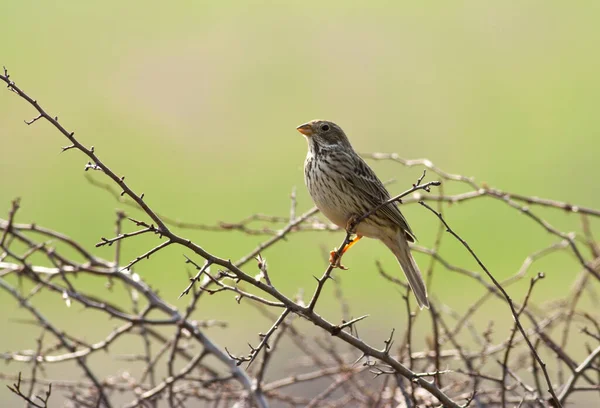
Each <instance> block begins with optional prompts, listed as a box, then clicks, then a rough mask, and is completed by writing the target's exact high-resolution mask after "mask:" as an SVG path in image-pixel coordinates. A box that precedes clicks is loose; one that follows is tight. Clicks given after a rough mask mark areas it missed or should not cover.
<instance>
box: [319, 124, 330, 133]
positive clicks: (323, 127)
mask: <svg viewBox="0 0 600 408" xmlns="http://www.w3.org/2000/svg"><path fill="white" fill-rule="evenodd" d="M321 130H322V131H323V132H327V131H328V130H329V125H321Z"/></svg>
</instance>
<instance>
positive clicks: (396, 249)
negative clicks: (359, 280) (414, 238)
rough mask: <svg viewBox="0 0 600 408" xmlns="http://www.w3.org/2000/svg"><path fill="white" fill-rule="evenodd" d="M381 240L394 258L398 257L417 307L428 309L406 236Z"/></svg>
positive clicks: (417, 268)
mask: <svg viewBox="0 0 600 408" xmlns="http://www.w3.org/2000/svg"><path fill="white" fill-rule="evenodd" d="M383 242H384V243H385V244H386V245H387V246H388V248H390V249H391V250H392V252H393V253H394V255H396V259H398V262H399V263H400V266H401V267H402V270H403V271H404V275H406V279H407V280H408V284H409V285H410V288H411V289H412V291H413V293H414V294H415V297H416V298H417V303H418V304H419V308H421V309H423V308H424V307H425V308H427V309H429V299H428V298H427V287H425V282H424V281H423V277H422V276H421V272H420V271H419V267H418V266H417V263H416V262H415V260H414V258H413V257H412V255H411V253H410V247H409V246H408V241H407V240H406V238H404V236H403V235H401V234H398V237H397V238H390V239H384V240H383Z"/></svg>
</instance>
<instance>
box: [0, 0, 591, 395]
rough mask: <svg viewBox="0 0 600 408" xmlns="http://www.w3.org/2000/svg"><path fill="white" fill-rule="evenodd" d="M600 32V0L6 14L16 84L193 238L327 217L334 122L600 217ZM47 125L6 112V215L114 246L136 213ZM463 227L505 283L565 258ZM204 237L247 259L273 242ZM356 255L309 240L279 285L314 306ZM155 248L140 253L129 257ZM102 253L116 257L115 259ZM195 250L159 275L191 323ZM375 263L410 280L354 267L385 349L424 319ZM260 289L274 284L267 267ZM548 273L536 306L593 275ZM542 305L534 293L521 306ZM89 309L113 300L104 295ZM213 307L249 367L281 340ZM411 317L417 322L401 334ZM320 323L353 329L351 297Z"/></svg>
mask: <svg viewBox="0 0 600 408" xmlns="http://www.w3.org/2000/svg"><path fill="white" fill-rule="evenodd" d="M598 21H600V5H599V4H598V3H597V2H577V3H573V2H560V1H524V2H522V1H519V2H517V1H510V2H499V1H495V2H481V1H475V0H473V1H460V2H444V4H441V3H439V2H418V3H417V2H397V1H389V2H381V1H374V2H364V3H360V2H346V1H332V2H327V3H326V4H324V3H323V2H320V1H319V2H316V1H306V0H304V1H286V2H270V1H257V2H237V1H236V2H232V1H220V2H197V1H181V2H172V3H170V4H168V5H167V4H166V3H164V2H160V3H159V2H141V1H128V2H121V1H103V2H101V3H93V2H78V1H60V2H44V3H42V2H33V1H20V2H17V1H11V2H5V4H3V7H2V13H1V15H0V38H2V46H1V48H0V64H3V65H5V66H6V67H7V68H8V70H9V73H10V74H11V75H12V79H13V80H15V81H16V83H17V85H19V86H20V87H22V89H24V90H25V91H26V92H28V93H29V94H30V95H31V96H32V97H34V98H36V99H37V100H38V101H39V102H40V103H41V104H42V106H44V107H45V108H46V109H47V110H48V111H49V112H50V113H51V114H53V115H58V116H59V119H60V120H61V123H63V124H64V125H65V126H66V127H67V128H68V129H69V130H73V131H75V132H76V135H77V136H78V138H79V140H80V141H81V142H83V143H85V144H86V145H88V146H90V145H93V146H95V148H96V152H97V153H98V154H99V156H100V157H101V158H102V159H103V160H104V161H105V163H107V164H108V165H109V166H112V168H113V169H114V170H116V171H117V172H118V173H119V174H122V175H125V176H126V178H127V181H128V182H129V183H130V185H131V186H132V187H133V188H134V189H135V190H136V191H138V192H144V193H145V194H146V199H147V202H148V203H149V204H150V205H151V206H152V207H153V208H155V209H156V210H157V211H159V212H161V213H163V214H166V215H169V216H171V217H174V218H177V219H180V220H185V221H190V222H202V223H215V222H218V221H231V222H233V221H237V220H240V219H241V218H243V217H245V216H247V215H249V214H253V213H258V212H260V213H266V214H273V215H283V216H285V215H287V214H288V212H289V194H290V191H291V190H292V188H293V187H294V186H296V187H297V191H298V211H299V212H302V211H304V210H306V209H308V208H310V207H311V205H312V203H311V201H310V198H309V197H308V195H307V193H306V191H305V188H304V184H303V176H302V165H303V160H304V156H305V153H306V142H305V141H304V140H303V138H302V136H301V135H300V134H298V133H297V132H296V130H295V127H296V126H297V125H298V124H300V123H303V122H306V121H308V120H310V119H314V118H327V119H330V120H333V121H335V122H337V123H338V124H340V125H341V126H342V127H343V128H344V129H345V130H346V132H347V134H348V135H349V137H350V138H351V140H352V142H353V144H354V146H355V148H356V150H358V151H361V152H372V151H381V152H396V153H398V154H400V155H401V156H402V157H405V158H419V157H427V158H429V159H430V160H432V161H433V162H434V163H435V164H437V165H438V166H440V167H441V168H443V169H445V170H447V171H450V172H454V173H460V174H464V175H468V176H475V177H476V178H477V180H479V181H486V182H487V183H488V184H490V185H492V186H494V187H498V188H501V189H504V190H508V191H512V192H518V193H523V194H527V195H536V196H543V197H548V198H554V199H557V200H564V201H570V202H573V203H577V204H580V205H586V206H592V207H593V206H597V207H598V199H599V198H600V189H599V188H598V183H597V166H598V165H597V163H598V149H599V148H600V142H599V141H598V140H599V139H598V136H599V131H600V115H598V114H597V113H596V110H597V106H598V101H599V99H600V76H599V75H598V72H600V53H598V38H600V25H598ZM33 116H35V115H34V111H33V110H32V108H31V107H30V106H28V105H27V104H26V103H25V102H24V101H22V100H20V99H19V98H17V97H16V96H15V95H13V94H11V93H10V92H8V91H6V90H4V91H2V92H1V93H0V150H1V152H2V154H1V157H2V159H1V160H0V175H1V179H0V180H1V184H0V187H1V189H0V206H2V208H4V209H5V210H4V212H5V214H6V213H7V212H8V209H9V206H10V201H11V199H13V198H14V197H16V196H20V197H22V199H23V201H22V210H21V211H20V212H19V214H18V217H17V221H19V222H31V221H35V222H37V223H38V224H40V225H44V226H46V227H49V228H54V229H57V230H59V231H62V232H64V233H66V234H68V235H70V236H72V237H73V238H75V239H76V240H78V241H80V242H82V243H83V244H84V245H86V246H88V247H89V248H93V245H94V244H95V243H96V242H97V241H98V240H99V238H100V237H101V236H110V235H111V234H112V233H113V223H114V218H115V217H114V214H115V209H116V208H125V207H123V206H122V205H121V204H119V203H118V202H116V201H115V200H114V199H113V198H112V197H111V196H109V195H108V194H107V193H106V192H104V191H102V190H100V189H97V188H95V187H93V186H91V185H90V184H89V183H88V182H87V181H86V180H85V178H84V172H83V167H84V165H85V163H86V162H87V160H86V159H85V158H84V157H83V156H82V155H81V154H80V153H78V152H75V151H69V152H66V153H63V154H60V147H61V146H64V145H66V144H67V141H66V139H65V138H64V137H62V136H61V135H60V134H59V133H58V132H57V131H56V130H55V129H53V128H51V127H50V126H49V124H47V123H43V122H42V121H40V122H37V123H36V124H34V125H32V126H26V125H25V124H24V123H23V119H30V118H32V117H33ZM373 167H374V168H375V170H376V171H377V172H378V174H379V175H380V177H381V178H382V179H390V178H395V179H396V180H397V183H396V184H394V185H392V186H391V187H390V190H391V191H392V193H397V192H400V191H403V190H405V189H406V188H407V187H409V186H410V184H411V183H413V182H414V180H415V179H416V178H417V177H418V175H419V174H420V173H421V169H419V168H413V169H405V168H403V167H402V166H400V165H397V164H393V163H383V162H377V163H373ZM92 176H94V177H95V178H96V179H97V180H102V181H105V180H104V178H103V177H102V175H101V174H99V173H96V174H92ZM429 176H430V177H431V178H433V174H430V175H429ZM447 191H450V192H456V191H460V188H458V187H456V186H455V187H452V186H450V185H449V186H447ZM125 209H127V208H125ZM128 211H129V212H130V213H131V214H132V215H134V216H141V215H140V214H139V213H136V212H135V211H131V210H128ZM403 211H404V212H405V214H406V215H407V217H408V219H409V220H410V222H411V224H412V226H413V229H414V230H415V231H416V233H417V235H418V237H419V239H420V243H421V244H423V245H427V246H430V245H431V244H432V243H433V241H434V238H435V233H436V231H437V222H436V220H435V219H434V218H433V217H432V215H431V214H430V213H428V212H427V211H426V210H425V209H423V208H420V207H419V206H415V205H412V206H406V208H405V209H403ZM539 213H540V214H541V215H543V216H545V217H547V218H548V220H550V221H551V222H552V223H553V224H554V225H556V226H557V227H559V228H561V229H563V230H564V231H578V230H579V228H580V227H579V220H578V218H577V217H576V216H569V215H565V214H562V213H557V212H552V211H541V210H540V211H539ZM446 216H447V219H448V221H449V222H450V223H451V225H452V226H453V227H454V228H455V229H456V230H457V232H459V233H460V234H461V235H463V236H464V238H465V239H467V241H469V242H470V243H471V244H472V245H473V247H474V249H475V250H476V251H477V252H478V254H479V255H480V256H481V257H482V258H483V260H484V261H485V262H486V264H487V265H488V266H489V268H490V270H491V271H492V272H493V273H494V274H495V275H496V276H497V277H499V278H504V277H508V276H509V275H511V274H513V273H515V271H516V270H517V268H518V267H519V266H520V265H521V263H522V262H523V260H524V258H525V257H526V256H527V255H528V254H529V253H531V252H533V251H535V250H538V249H541V248H543V247H545V246H546V245H548V244H550V243H552V242H556V238H555V237H552V236H550V235H548V234H546V233H545V232H544V231H543V230H541V229H540V228H539V227H538V226H536V225H534V224H533V223H532V222H531V221H530V220H529V219H527V218H525V217H523V216H522V215H520V214H519V213H518V212H516V211H514V210H511V209H509V208H508V207H506V206H504V205H503V204H501V203H499V202H497V201H492V200H490V199H484V200H476V201H473V202H468V203H465V204H461V205H457V206H452V207H451V208H449V209H448V210H447V212H446ZM3 217H6V215H4V216H3ZM593 225H594V226H597V225H598V224H597V223H594V224H593ZM128 227H129V228H130V230H131V229H132V227H131V226H128ZM185 234H186V236H188V237H190V238H192V239H194V240H195V241H196V242H198V243H199V244H201V245H202V246H203V247H204V248H206V249H207V250H208V251H210V252H212V253H214V254H217V255H219V256H222V257H225V258H231V259H238V258H239V257H241V256H242V255H244V254H245V253H248V252H249V251H250V250H251V249H253V248H254V247H255V246H256V245H257V244H258V243H259V242H261V240H262V239H263V238H264V237H256V236H252V237H248V236H244V235H241V234H239V233H237V232H229V233H208V232H193V231H188V232H185ZM342 238H343V234H342V233H335V234H332V233H321V234H317V233H302V234H298V235H294V236H292V237H291V238H290V239H289V240H288V241H286V242H283V243H281V244H279V245H278V246H276V247H275V248H273V249H272V250H268V251H266V252H265V253H264V256H265V257H266V258H267V260H268V262H269V266H270V271H271V276H272V279H273V280H274V282H275V283H276V284H277V285H279V286H280V288H281V290H282V291H284V292H285V293H286V294H288V295H290V296H293V295H294V294H295V293H297V292H298V290H299V288H305V289H306V291H307V292H309V293H310V291H311V290H312V288H313V287H314V281H313V278H312V275H318V274H320V273H321V271H322V270H323V268H324V266H325V259H324V256H323V248H327V249H330V248H331V247H333V246H335V245H337V244H338V243H339V242H340V241H341V240H342ZM445 240H446V241H445V245H444V246H443V249H442V253H443V255H444V256H445V257H446V258H448V259H449V260H451V261H453V262H454V263H456V264H459V265H461V266H464V267H467V268H471V269H475V270H476V264H475V263H474V261H473V260H472V259H470V258H469V257H468V256H467V255H466V254H465V252H464V250H463V249H462V248H461V247H460V246H458V245H457V244H455V243H454V242H452V241H451V240H450V237H446V238H445ZM155 243H156V241H155V240H154V239H146V240H144V239H140V240H136V241H134V240H132V241H130V242H129V243H128V244H127V245H126V247H125V249H126V251H125V257H126V259H129V258H128V257H133V256H135V255H137V254H139V253H141V252H143V251H145V250H147V249H148V248H150V247H151V245H153V244H155ZM95 252H96V253H97V254H98V255H101V256H105V257H107V258H111V257H112V249H111V248H102V249H99V250H95ZM182 252H183V251H182V250H181V249H178V248H169V249H168V250H167V251H165V253H163V254H160V255H158V256H156V257H155V258H154V259H153V260H152V261H151V262H148V263H147V264H146V265H140V266H139V268H138V273H140V274H141V275H142V276H143V277H144V279H146V280H147V281H148V282H150V283H151V284H152V285H153V286H154V287H159V288H160V289H161V293H162V294H163V296H164V297H165V298H166V299H167V300H168V301H169V302H171V303H173V304H176V305H178V306H183V305H185V302H184V301H178V300H177V295H178V293H179V292H180V291H181V289H182V288H183V287H184V286H185V284H186V274H185V273H186V267H185V265H184V264H183V262H181V261H182V256H181V254H182ZM417 257H418V258H417V260H418V262H419V263H420V264H421V265H423V266H426V265H427V264H428V259H427V258H425V257H422V256H420V255H417ZM375 259H379V260H381V261H382V263H383V264H384V266H385V267H386V270H387V271H388V272H390V273H392V274H395V275H397V276H400V272H399V269H398V268H397V266H396V264H395V261H394V259H393V257H392V256H391V254H389V253H388V252H387V251H386V250H385V248H383V246H382V245H380V244H379V243H377V242H372V241H362V242H361V243H360V245H357V246H356V247H355V248H353V250H352V251H351V252H350V253H349V254H348V255H347V257H346V260H345V264H346V265H347V266H350V267H351V269H350V270H349V271H347V272H344V273H343V274H342V276H341V279H340V280H341V282H342V287H343V289H344V293H345V295H346V297H347V298H348V300H349V301H350V303H351V305H352V309H353V313H354V314H355V315H362V314H366V313H368V314H370V315H371V318H370V323H366V322H365V325H366V326H365V327H368V329H363V332H364V330H372V331H373V332H374V333H376V332H377V331H378V330H387V329H388V328H389V327H390V326H400V327H401V324H402V320H403V319H404V310H403V309H401V303H402V299H401V297H400V295H399V294H398V291H397V290H396V289H395V288H393V287H390V285H389V284H388V283H387V282H386V281H384V280H383V279H382V278H380V277H379V276H378V275H377V274H376V271H375V268H374V260H375ZM248 270H249V273H254V272H255V270H254V266H253V265H252V266H250V267H248ZM538 270H543V271H544V272H546V273H547V275H549V277H550V278H551V279H547V280H546V281H545V282H544V289H543V290H540V292H538V293H537V294H536V299H535V300H536V301H541V300H543V299H545V298H548V299H550V298H555V297H557V296H560V295H561V294H563V293H564V289H565V285H568V284H570V283H571V282H572V280H573V276H574V274H575V273H576V272H577V271H578V270H579V269H578V267H577V266H576V263H575V262H574V261H573V257H572V256H571V255H570V254H567V253H559V254H556V255H553V256H551V257H549V258H547V259H546V260H544V261H542V262H541V263H540V264H538V265H537V266H536V267H535V268H534V269H533V270H532V271H531V272H530V273H531V274H533V273H534V272H537V271H538ZM83 284H85V282H84V283H83ZM526 286H527V283H526V282H525V281H524V282H523V283H522V284H520V285H517V286H515V287H514V289H512V290H513V291H514V292H512V293H514V294H515V296H517V298H518V297H519V296H521V295H522V293H523V292H524V290H525V288H526ZM87 289H88V290H89V291H90V292H92V293H93V292H94V291H98V293H101V291H105V289H104V286H103V283H102V282H98V281H95V282H90V283H89V284H87ZM431 292H432V294H433V296H434V297H436V298H438V299H440V300H442V301H443V302H445V303H447V304H449V305H451V306H452V307H453V308H455V309H457V310H459V311H461V310H464V309H466V308H467V307H468V306H469V301H472V300H473V299H475V297H476V294H480V293H483V292H482V291H481V289H480V288H479V287H478V286H477V285H475V284H473V283H471V282H470V281H469V280H467V279H465V278H463V277H459V276H457V275H456V274H453V273H449V272H445V271H443V270H442V269H441V268H438V269H437V272H436V277H435V279H434V283H433V286H432V288H431ZM102 293H104V292H102ZM471 293H473V294H472V296H471ZM306 296H308V295H306ZM47 301H48V305H47V307H46V310H47V313H48V314H49V315H50V316H51V317H52V318H54V319H55V322H57V324H63V325H64V324H66V325H67V327H68V325H73V324H76V325H77V326H78V327H80V328H84V330H85V335H86V337H87V338H88V339H89V340H90V341H91V340H99V339H100V338H101V335H102V334H103V333H105V326H103V325H102V324H98V323H97V322H93V321H92V320H91V319H89V317H85V316H86V315H85V314H75V317H72V316H71V317H69V318H68V321H67V318H65V313H64V305H63V304H62V303H61V302H60V299H58V300H56V299H54V298H52V299H51V297H49V298H48V299H47ZM0 304H1V305H2V311H1V312H0V317H1V318H2V321H3V322H5V323H3V325H6V327H7V328H10V334H7V335H3V337H2V338H1V339H0V351H5V350H14V349H22V348H24V347H32V348H33V347H34V340H33V336H35V335H37V334H36V333H39V330H36V329H32V328H30V327H28V326H23V325H22V324H17V323H14V322H13V319H12V318H14V317H15V315H16V314H17V312H16V311H15V302H14V301H13V300H12V299H10V298H9V297H8V295H7V294H6V293H4V292H2V293H0ZM207 305H208V307H206V308H205V309H203V310H202V312H201V313H199V315H198V317H197V318H199V319H202V318H223V319H226V320H228V321H229V322H230V324H231V327H230V328H229V329H227V331H223V330H221V329H213V333H212V335H213V336H214V337H215V338H216V339H218V340H219V341H221V342H222V343H221V344H222V345H224V346H228V348H232V349H234V350H239V351H240V352H243V351H244V345H245V343H246V342H247V341H254V340H255V337H256V332H258V331H261V330H265V329H266V327H268V326H266V325H268V323H269V322H268V321H267V320H264V319H258V318H256V317H252V318H248V313H249V311H248V309H247V308H243V307H240V306H238V305H237V304H236V303H235V302H234V301H233V299H232V296H227V295H224V296H220V297H219V296H214V297H211V299H210V302H209V303H207ZM396 309H397V310H399V312H398V316H397V319H398V322H392V323H390V312H389V311H390V310H396ZM496 310H498V309H496ZM502 310H503V313H505V314H507V316H506V317H507V321H508V322H509V321H510V318H509V316H508V309H506V310H504V309H502ZM320 311H321V312H322V313H323V314H324V315H325V316H326V317H328V318H330V319H331V320H334V321H336V320H339V319H340V312H339V309H338V306H337V304H336V302H335V300H333V299H332V296H331V292H327V298H326V299H323V303H322V304H321V310H320ZM497 313H500V312H497ZM23 316H25V315H23ZM253 316H254V315H253ZM481 319H482V322H483V321H487V320H486V318H485V316H484V317H481ZM111 324H114V323H111ZM420 330H421V331H422V332H423V333H426V330H427V326H426V325H424V326H423V327H421V328H420ZM7 332H8V330H7ZM232 333H234V334H235V333H239V335H238V336H232V335H231V334H232ZM505 335H506V332H502V333H501V335H499V339H502V338H504V336H505ZM373 338H374V339H375V340H377V341H379V339H380V337H373ZM29 343H30V344H29ZM24 344H28V345H24ZM11 367H13V368H12V371H16V370H17V369H16V368H14V367H15V366H11ZM5 371H6V370H5ZM9 371H10V370H9ZM4 393H6V391H5V390H4V389H3V390H2V391H0V400H2V401H3V400H4V398H5V397H6V394H4ZM10 398H12V397H10ZM11 401H13V400H11Z"/></svg>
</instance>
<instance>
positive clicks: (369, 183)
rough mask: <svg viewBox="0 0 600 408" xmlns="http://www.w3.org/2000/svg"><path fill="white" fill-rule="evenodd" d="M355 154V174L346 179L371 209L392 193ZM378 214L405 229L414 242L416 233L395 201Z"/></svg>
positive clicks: (388, 197) (387, 198)
mask: <svg viewBox="0 0 600 408" xmlns="http://www.w3.org/2000/svg"><path fill="white" fill-rule="evenodd" d="M353 156H355V158H354V160H353V162H354V169H353V175H352V177H345V178H346V181H347V182H348V183H349V184H350V185H352V186H353V187H354V188H355V189H356V191H357V192H358V193H359V194H361V196H362V198H364V199H365V201H366V203H367V205H368V207H369V209H372V208H375V207H377V206H378V205H380V204H381V203H383V202H384V201H387V200H389V199H390V198H391V196H390V193H388V191H387V190H386V188H385V186H384V185H383V183H382V182H381V180H379V178H378V177H377V175H376V174H375V172H374V171H373V170H372V169H371V168H370V167H369V165H368V164H367V163H365V161H364V160H363V159H362V158H361V157H360V156H358V155H357V154H354V155H353ZM377 214H378V215H380V216H383V217H385V218H387V219H389V220H390V221H391V222H393V223H394V224H396V225H397V226H398V227H400V228H401V229H402V230H404V231H405V232H406V233H407V235H408V237H407V238H412V239H409V240H410V241H411V242H414V240H415V239H416V237H415V234H414V233H413V232H412V230H411V229H410V226H409V225H408V221H406V218H404V215H402V213H401V212H400V210H399V209H398V207H396V204H395V203H390V204H388V205H386V206H384V207H382V208H381V209H380V210H378V211H377Z"/></svg>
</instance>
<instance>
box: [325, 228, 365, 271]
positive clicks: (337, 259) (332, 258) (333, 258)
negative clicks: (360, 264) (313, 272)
mask: <svg viewBox="0 0 600 408" xmlns="http://www.w3.org/2000/svg"><path fill="white" fill-rule="evenodd" d="M361 238H362V235H356V236H355V237H354V238H353V239H351V240H350V242H348V243H347V244H346V246H345V247H344V248H343V249H342V252H340V255H339V256H338V251H337V250H335V249H334V250H333V251H331V252H330V253H329V263H330V264H331V265H333V267H334V268H340V269H344V270H346V269H348V268H346V267H345V266H344V265H342V263H341V260H342V255H344V254H345V253H346V251H347V250H349V249H350V248H351V247H352V246H353V245H354V244H356V243H357V242H358V241H360V239H361Z"/></svg>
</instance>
